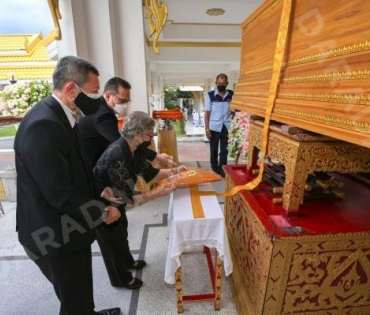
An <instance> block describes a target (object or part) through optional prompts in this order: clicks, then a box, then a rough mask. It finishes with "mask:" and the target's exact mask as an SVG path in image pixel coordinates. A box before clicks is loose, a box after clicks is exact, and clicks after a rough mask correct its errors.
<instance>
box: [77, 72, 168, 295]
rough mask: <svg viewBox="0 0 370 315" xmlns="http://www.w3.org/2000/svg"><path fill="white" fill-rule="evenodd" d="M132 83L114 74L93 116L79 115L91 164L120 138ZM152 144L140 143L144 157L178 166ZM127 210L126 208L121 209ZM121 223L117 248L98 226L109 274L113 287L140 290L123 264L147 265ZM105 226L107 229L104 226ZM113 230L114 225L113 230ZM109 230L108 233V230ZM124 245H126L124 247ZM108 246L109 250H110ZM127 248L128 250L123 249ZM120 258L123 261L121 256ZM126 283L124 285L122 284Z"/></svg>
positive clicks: (79, 122)
mask: <svg viewBox="0 0 370 315" xmlns="http://www.w3.org/2000/svg"><path fill="white" fill-rule="evenodd" d="M130 90H131V84H130V83H129V82H127V81H126V80H124V79H122V78H119V77H113V78H111V79H109V80H108V81H107V83H106V84H105V86H104V92H103V96H102V97H101V99H100V106H99V110H98V111H97V112H96V113H95V114H94V115H90V116H84V117H80V118H79V119H78V126H79V129H80V133H81V143H82V147H83V148H84V149H85V151H86V153H87V155H88V158H89V162H90V165H91V167H92V168H93V167H94V166H95V165H96V162H97V161H98V159H99V157H100V156H101V155H102V154H103V152H104V151H105V150H106V149H107V148H108V146H109V145H110V144H111V143H113V142H114V141H116V140H118V139H119V138H120V137H121V134H120V132H119V130H118V120H117V117H116V114H117V115H124V114H125V112H126V113H127V107H128V105H129V103H130V102H131V97H130V96H131V94H130V92H131V91H130ZM150 144H151V141H146V142H144V143H143V144H142V145H141V146H140V150H142V151H143V154H144V156H145V157H146V159H147V160H149V161H153V160H156V161H158V162H159V163H162V164H167V165H171V166H173V165H175V163H174V162H173V161H172V158H171V157H170V156H169V155H167V154H165V153H162V154H157V152H155V151H152V150H149V149H147V148H146V147H147V146H149V145H150ZM121 210H122V211H125V209H124V207H123V209H121ZM121 223H122V225H123V226H124V227H123V229H124V230H125V231H126V236H125V237H123V238H122V239H118V240H117V241H116V243H117V244H118V245H117V246H116V247H111V246H110V244H108V245H109V246H106V245H107V242H106V240H107V237H106V236H105V234H104V235H103V233H101V231H102V230H103V231H104V232H105V231H108V232H109V229H108V228H107V227H106V226H104V224H103V225H101V226H99V227H98V229H97V240H98V243H99V246H100V249H101V252H102V256H103V259H104V263H105V266H106V268H107V272H108V275H109V279H110V282H111V284H112V285H113V286H123V287H125V288H128V289H138V288H139V287H140V286H141V285H142V281H141V280H139V279H136V278H133V277H132V274H131V272H129V271H128V270H127V271H126V272H124V271H123V269H124V266H123V264H122V260H126V265H127V266H128V267H129V269H136V270H137V269H142V268H143V267H145V266H146V262H145V261H144V260H134V258H133V256H132V254H131V252H130V248H129V245H128V240H127V224H128V223H127V219H126V216H125V215H123V216H122V218H121ZM104 227H105V228H104ZM111 230H113V228H112V229H111ZM105 233H107V232H105ZM124 244H125V245H126V246H124ZM108 248H109V249H108ZM124 248H125V250H123V249H124ZM120 256H123V257H121V259H122V260H121V261H118V259H119V258H120ZM118 263H119V264H120V265H121V266H120V269H121V270H122V272H121V273H118V272H117V264H118ZM122 274H125V275H126V276H125V279H120V277H121V275H122ZM122 283H123V285H122Z"/></svg>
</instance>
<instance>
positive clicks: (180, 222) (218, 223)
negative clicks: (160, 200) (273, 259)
mask: <svg viewBox="0 0 370 315" xmlns="http://www.w3.org/2000/svg"><path fill="white" fill-rule="evenodd" d="M198 188H199V190H200V191H202V190H208V191H209V190H213V188H212V185H211V184H202V185H199V186H198ZM200 201H201V205H202V208H203V213H204V218H196V219H195V218H194V217H193V209H192V203H191V193H190V189H189V188H178V189H177V190H176V191H175V192H174V193H173V194H172V195H171V199H170V205H169V211H168V212H169V218H170V220H172V227H171V232H170V240H169V245H168V252H167V260H166V269H165V279H164V280H165V282H167V283H169V284H175V283H176V292H177V293H176V294H177V311H178V313H182V312H183V311H184V307H183V302H186V301H200V300H214V308H215V310H219V309H220V304H221V274H222V262H223V265H224V271H225V275H226V276H228V275H230V274H231V273H232V269H233V265H232V260H231V255H230V248H229V241H228V238H227V232H226V226H225V219H224V216H223V213H222V211H221V208H220V205H219V203H218V200H217V198H216V196H201V197H200ZM199 245H203V246H205V253H206V254H207V258H208V265H209V268H210V273H211V274H212V278H213V279H212V284H213V290H214V292H213V293H211V294H202V295H188V296H184V295H183V291H182V271H181V260H180V256H181V254H182V253H183V252H185V251H187V250H189V249H191V248H192V247H193V246H199ZM209 248H215V249H216V251H217V254H216V262H215V267H214V268H215V269H213V264H212V262H211V260H210V253H209Z"/></svg>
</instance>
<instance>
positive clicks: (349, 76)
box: [282, 69, 370, 84]
mask: <svg viewBox="0 0 370 315" xmlns="http://www.w3.org/2000/svg"><path fill="white" fill-rule="evenodd" d="M363 79H370V69H365V70H354V71H345V72H330V73H322V74H315V75H306V76H296V77H289V78H285V79H283V81H282V82H283V83H286V84H289V83H300V82H324V81H339V80H363Z"/></svg>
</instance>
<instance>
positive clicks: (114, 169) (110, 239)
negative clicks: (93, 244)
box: [94, 111, 186, 289]
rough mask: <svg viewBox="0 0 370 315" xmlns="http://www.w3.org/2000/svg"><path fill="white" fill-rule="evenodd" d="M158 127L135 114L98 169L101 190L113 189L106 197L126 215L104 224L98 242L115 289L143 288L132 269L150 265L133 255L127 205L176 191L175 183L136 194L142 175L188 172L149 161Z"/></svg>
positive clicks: (150, 177) (153, 176)
mask: <svg viewBox="0 0 370 315" xmlns="http://www.w3.org/2000/svg"><path fill="white" fill-rule="evenodd" d="M154 126H155V121H154V120H153V119H152V118H150V117H149V116H148V115H147V114H146V113H144V112H139V111H136V112H133V113H131V114H130V115H129V116H128V117H127V118H126V119H125V124H124V127H123V130H122V137H121V138H119V139H118V140H116V141H115V142H113V143H112V144H111V146H110V147H108V149H107V150H106V151H105V152H104V153H103V154H102V156H101V157H100V158H99V160H98V162H97V164H96V166H95V168H94V176H95V179H96V183H97V186H98V189H99V190H98V191H103V189H104V187H112V191H107V190H105V195H104V196H103V197H104V198H106V199H108V200H111V201H115V202H116V203H121V205H120V206H118V208H119V210H121V212H122V216H121V219H120V221H119V222H116V223H114V224H110V225H107V224H102V225H100V226H99V227H98V228H97V240H98V243H99V246H100V249H101V252H102V255H103V259H104V263H105V265H106V268H107V271H108V275H109V279H110V282H111V284H112V286H114V287H124V288H127V289H138V288H140V287H141V285H142V284H143V282H142V281H141V280H140V279H137V278H134V277H133V276H132V273H131V272H130V271H129V270H128V269H141V268H143V267H144V266H145V265H146V262H145V261H144V260H137V261H135V260H134V258H133V257H132V255H131V253H130V248H129V244H128V240H127V236H128V232H127V225H128V222H127V217H126V214H125V206H126V204H141V203H144V202H147V201H150V200H153V199H156V198H158V197H162V196H167V195H169V194H170V193H171V192H172V191H174V189H175V188H176V186H175V185H174V184H170V185H169V186H166V187H162V186H159V187H157V188H155V189H152V190H150V191H148V192H144V193H142V192H139V191H135V189H134V187H135V183H136V181H137V178H138V176H141V177H142V178H143V179H144V180H145V181H146V182H149V181H151V180H153V179H154V180H161V179H164V178H167V177H169V176H171V175H174V174H177V173H178V172H180V171H182V170H186V167H185V166H183V165H181V166H179V167H177V168H172V169H156V168H153V167H152V165H151V164H150V163H149V162H148V161H147V160H146V158H145V154H144V151H145V149H146V148H147V146H149V145H150V143H151V140H152V138H153V132H154V130H153V129H154ZM113 195H114V196H113Z"/></svg>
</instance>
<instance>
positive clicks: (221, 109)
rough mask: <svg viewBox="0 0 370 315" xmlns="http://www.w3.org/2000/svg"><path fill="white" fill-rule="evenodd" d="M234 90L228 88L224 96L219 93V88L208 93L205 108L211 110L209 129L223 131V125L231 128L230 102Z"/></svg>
mask: <svg viewBox="0 0 370 315" xmlns="http://www.w3.org/2000/svg"><path fill="white" fill-rule="evenodd" d="M233 94H234V92H233V91H232V90H226V93H225V95H224V96H223V97H222V96H221V95H220V94H218V90H217V89H215V90H214V91H210V92H208V93H207V94H206V100H205V103H204V110H206V111H210V112H211V113H210V117H209V129H210V130H213V131H218V132H221V130H222V126H223V125H225V127H226V128H227V129H228V130H229V129H230V123H231V112H230V102H231V99H232V97H233Z"/></svg>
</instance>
